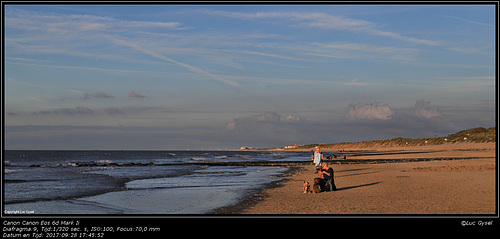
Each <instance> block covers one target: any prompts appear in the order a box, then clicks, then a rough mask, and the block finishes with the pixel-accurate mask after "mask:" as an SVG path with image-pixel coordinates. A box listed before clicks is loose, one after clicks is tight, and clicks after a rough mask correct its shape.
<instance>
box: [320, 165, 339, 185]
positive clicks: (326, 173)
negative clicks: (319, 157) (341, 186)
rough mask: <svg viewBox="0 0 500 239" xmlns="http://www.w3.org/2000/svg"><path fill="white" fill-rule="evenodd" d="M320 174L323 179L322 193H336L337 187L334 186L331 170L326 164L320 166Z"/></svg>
mask: <svg viewBox="0 0 500 239" xmlns="http://www.w3.org/2000/svg"><path fill="white" fill-rule="evenodd" d="M321 167H322V168H321V174H322V176H323V178H324V179H325V189H324V191H337V187H336V186H335V181H334V179H333V168H331V167H328V164H327V163H324V162H323V163H322V164H321Z"/></svg>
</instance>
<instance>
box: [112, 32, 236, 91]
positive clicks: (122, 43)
mask: <svg viewBox="0 0 500 239" xmlns="http://www.w3.org/2000/svg"><path fill="white" fill-rule="evenodd" d="M109 39H111V40H113V41H114V42H116V43H118V44H121V45H124V46H129V47H131V48H133V49H135V50H137V51H140V52H142V53H144V54H147V55H150V56H152V57H156V58H158V59H161V60H164V61H166V62H170V63H173V64H176V65H178V66H181V67H183V68H186V69H188V70H189V71H191V72H195V73H198V74H201V75H205V76H208V77H210V78H212V79H213V80H216V81H220V82H223V83H226V84H228V85H231V86H239V84H238V83H236V82H233V81H230V80H227V79H224V78H222V77H220V76H217V75H213V74H211V73H209V72H206V71H204V70H202V69H200V68H198V67H196V66H192V65H188V64H185V63H182V62H179V61H176V60H173V59H170V58H168V57H166V56H164V55H162V54H159V53H158V52H155V51H151V50H148V49H145V48H144V47H142V46H140V45H138V44H134V43H131V42H130V41H125V40H120V39H117V38H114V37H109Z"/></svg>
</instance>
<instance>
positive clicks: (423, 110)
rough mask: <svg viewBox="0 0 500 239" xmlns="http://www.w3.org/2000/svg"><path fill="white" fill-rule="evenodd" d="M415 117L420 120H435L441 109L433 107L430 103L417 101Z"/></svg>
mask: <svg viewBox="0 0 500 239" xmlns="http://www.w3.org/2000/svg"><path fill="white" fill-rule="evenodd" d="M414 114H415V116H417V117H419V118H427V119H430V118H433V117H437V116H439V115H440V112H439V108H438V107H437V106H435V105H431V102H430V101H424V100H417V102H416V103H415V112H414Z"/></svg>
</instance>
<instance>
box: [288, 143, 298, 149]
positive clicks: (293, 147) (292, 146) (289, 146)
mask: <svg viewBox="0 0 500 239" xmlns="http://www.w3.org/2000/svg"><path fill="white" fill-rule="evenodd" d="M300 146H302V145H299V144H294V145H288V146H285V149H296V148H298V147H300Z"/></svg>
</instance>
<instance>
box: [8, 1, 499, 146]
mask: <svg viewBox="0 0 500 239" xmlns="http://www.w3.org/2000/svg"><path fill="white" fill-rule="evenodd" d="M495 20H496V19H495V6H494V5H352V6H351V5H109V6H107V5H6V6H5V16H4V22H5V36H4V43H5V62H4V65H5V80H4V82H5V145H6V148H7V149H185V148H191V149H195V148H199V149H201V148H204V149H210V148H214V149H215V148H239V147H240V146H244V145H248V146H256V147H274V146H283V145H286V144H295V143H297V144H309V143H335V142H345V141H362V140H371V139H384V138H393V137H412V138H417V137H434V136H435V135H439V136H441V135H447V134H450V133H454V132H456V131H459V130H463V129H467V128H472V127H478V126H482V127H491V126H494V125H495V120H496V119H495V87H496V84H495V83H496V78H495V51H496V49H495V22H496V21H495Z"/></svg>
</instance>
